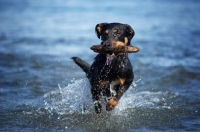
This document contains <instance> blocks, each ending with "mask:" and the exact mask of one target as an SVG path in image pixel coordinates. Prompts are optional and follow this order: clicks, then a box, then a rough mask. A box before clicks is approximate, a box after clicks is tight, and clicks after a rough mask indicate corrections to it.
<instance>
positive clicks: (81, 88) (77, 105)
mask: <svg viewBox="0 0 200 132" xmlns="http://www.w3.org/2000/svg"><path fill="white" fill-rule="evenodd" d="M44 98H45V109H48V110H50V111H56V112H57V113H58V114H61V115H62V114H65V113H73V112H75V111H78V112H82V113H83V112H87V111H88V110H89V109H90V108H91V107H92V106H93V102H92V96H91V93H90V84H89V81H88V79H87V78H85V79H80V80H72V83H70V84H68V86H66V87H64V88H62V87H60V85H58V90H55V91H50V92H48V93H46V94H45V95H44Z"/></svg>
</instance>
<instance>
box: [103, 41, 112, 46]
mask: <svg viewBox="0 0 200 132" xmlns="http://www.w3.org/2000/svg"><path fill="white" fill-rule="evenodd" d="M103 46H104V47H111V43H109V42H105V43H104V45H103Z"/></svg>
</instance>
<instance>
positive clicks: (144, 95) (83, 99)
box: [44, 78, 178, 115]
mask: <svg viewBox="0 0 200 132" xmlns="http://www.w3.org/2000/svg"><path fill="white" fill-rule="evenodd" d="M140 80H141V79H139V80H138V81H135V82H133V83H132V85H131V86H130V88H129V89H128V91H127V92H126V93H125V94H124V95H123V96H122V98H121V99H120V101H119V104H118V105H117V107H116V108H115V110H114V113H120V112H121V111H124V110H126V109H129V108H137V107H148V108H167V109H171V107H170V105H169V104H167V103H165V102H166V101H167V100H169V99H172V98H174V97H176V96H177V95H178V93H173V92H162V91H157V92H152V91H142V92H136V91H135V87H137V84H136V83H138V82H139V81H140ZM90 88H91V86H90V84H89V81H88V79H87V78H84V79H80V80H73V81H72V83H70V84H68V86H66V87H64V88H61V87H60V86H59V85H58V90H55V91H50V92H48V93H46V94H45V95H44V98H45V108H46V109H47V110H49V111H50V112H52V111H56V112H57V113H58V114H61V115H62V114H65V113H73V112H76V111H78V112H82V113H88V112H91V111H92V112H94V108H93V101H92V95H91V92H90ZM159 103H160V104H162V105H161V106H160V105H158V104H159ZM104 105H105V104H103V107H104ZM103 110H105V109H104V108H103Z"/></svg>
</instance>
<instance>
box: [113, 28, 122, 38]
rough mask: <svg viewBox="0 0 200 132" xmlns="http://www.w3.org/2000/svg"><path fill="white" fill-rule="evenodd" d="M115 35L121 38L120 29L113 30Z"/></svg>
mask: <svg viewBox="0 0 200 132" xmlns="http://www.w3.org/2000/svg"><path fill="white" fill-rule="evenodd" d="M113 33H114V34H115V35H116V36H117V37H119V36H120V35H121V33H120V32H119V30H118V29H114V30H113Z"/></svg>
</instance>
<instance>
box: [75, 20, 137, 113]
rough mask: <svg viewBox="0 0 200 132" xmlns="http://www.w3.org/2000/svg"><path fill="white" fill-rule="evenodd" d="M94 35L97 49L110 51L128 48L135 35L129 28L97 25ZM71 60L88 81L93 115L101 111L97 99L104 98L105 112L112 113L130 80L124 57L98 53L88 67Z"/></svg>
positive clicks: (76, 60) (125, 54)
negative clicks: (92, 102) (120, 47)
mask: <svg viewBox="0 0 200 132" xmlns="http://www.w3.org/2000/svg"><path fill="white" fill-rule="evenodd" d="M95 31H96V35H97V37H98V38H99V39H100V38H101V40H102V42H101V45H102V46H104V47H105V48H110V49H111V48H112V47H117V46H127V45H130V41H131V39H132V38H133V36H134V35H135V32H134V30H133V29H132V28H131V26H129V25H127V24H121V23H101V24H97V25H96V27H95ZM135 48H136V47H135ZM135 50H137V51H138V50H139V49H137V48H136V49H135ZM72 59H73V60H74V62H75V63H76V64H77V65H78V66H80V67H81V68H82V69H83V71H84V72H85V73H86V75H87V78H88V79H89V82H90V84H91V93H92V99H93V101H94V107H95V111H96V113H100V112H101V110H102V105H101V103H100V98H101V96H105V97H106V98H107V104H106V110H107V111H110V110H113V109H114V108H115V106H116V105H117V104H118V102H119V100H120V98H121V97H122V95H123V94H124V93H125V92H126V91H127V89H128V88H129V87H130V85H131V83H132V81H133V78H134V74H133V70H132V65H131V62H130V60H129V58H128V53H115V52H112V51H109V52H106V53H99V54H98V55H97V56H96V57H95V59H94V62H93V64H92V65H91V66H90V65H89V64H88V63H87V62H85V61H83V60H81V59H80V58H78V57H72Z"/></svg>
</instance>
